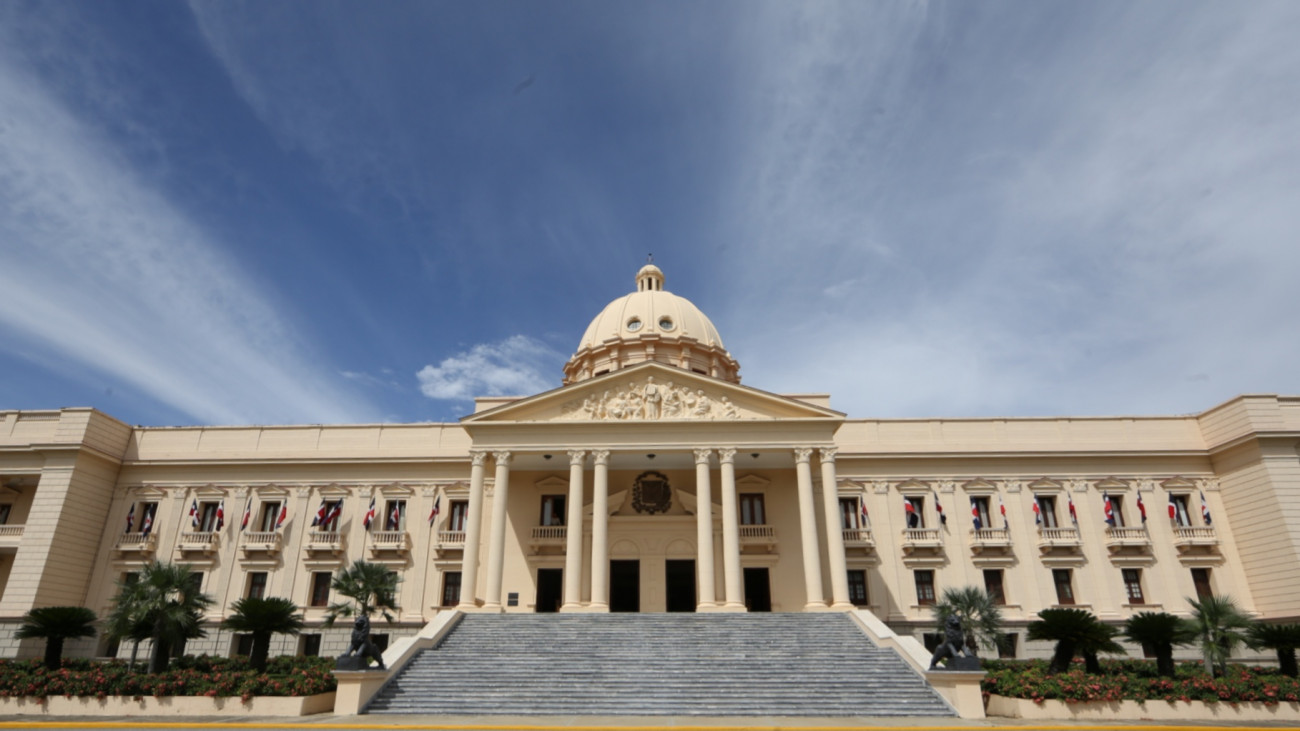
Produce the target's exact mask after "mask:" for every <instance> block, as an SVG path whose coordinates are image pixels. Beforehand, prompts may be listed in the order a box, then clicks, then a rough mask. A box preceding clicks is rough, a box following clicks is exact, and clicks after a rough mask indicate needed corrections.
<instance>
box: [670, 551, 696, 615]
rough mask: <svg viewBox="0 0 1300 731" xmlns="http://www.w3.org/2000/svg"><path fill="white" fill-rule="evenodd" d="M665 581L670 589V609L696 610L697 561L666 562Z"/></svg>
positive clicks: (674, 610) (679, 610) (673, 610)
mask: <svg viewBox="0 0 1300 731" xmlns="http://www.w3.org/2000/svg"><path fill="white" fill-rule="evenodd" d="M664 566H665V570H664V583H665V585H666V587H667V589H668V611H670V612H694V611H695V561H693V560H691V559H686V560H682V561H674V560H671V559H670V560H668V561H665V562H664Z"/></svg>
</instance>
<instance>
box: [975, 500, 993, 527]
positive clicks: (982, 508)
mask: <svg viewBox="0 0 1300 731" xmlns="http://www.w3.org/2000/svg"><path fill="white" fill-rule="evenodd" d="M970 508H971V518H972V519H973V518H976V517H978V518H979V519H980V527H981V528H992V527H993V523H992V522H991V521H990V520H989V499H988V498H986V497H973V498H971V499H970ZM972 525H973V523H972Z"/></svg>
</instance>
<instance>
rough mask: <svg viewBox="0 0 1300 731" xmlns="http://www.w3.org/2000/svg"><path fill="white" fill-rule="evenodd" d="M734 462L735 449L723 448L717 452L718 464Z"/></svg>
mask: <svg viewBox="0 0 1300 731" xmlns="http://www.w3.org/2000/svg"><path fill="white" fill-rule="evenodd" d="M735 461H736V448H735V447H723V448H721V449H719V450H718V462H719V463H720V464H731V463H734V462H735Z"/></svg>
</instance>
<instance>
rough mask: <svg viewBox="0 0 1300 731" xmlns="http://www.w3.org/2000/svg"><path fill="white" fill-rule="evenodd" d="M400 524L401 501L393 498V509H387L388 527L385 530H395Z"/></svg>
mask: <svg viewBox="0 0 1300 731" xmlns="http://www.w3.org/2000/svg"><path fill="white" fill-rule="evenodd" d="M401 524H402V503H401V502H399V501H397V500H394V501H393V509H392V510H390V511H388V528H387V530H397V527H398V526H400V525H401Z"/></svg>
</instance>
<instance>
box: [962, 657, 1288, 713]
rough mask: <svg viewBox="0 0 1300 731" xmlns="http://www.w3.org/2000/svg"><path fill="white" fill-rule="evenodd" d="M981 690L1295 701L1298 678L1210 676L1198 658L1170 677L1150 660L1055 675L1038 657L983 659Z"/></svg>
mask: <svg viewBox="0 0 1300 731" xmlns="http://www.w3.org/2000/svg"><path fill="white" fill-rule="evenodd" d="M984 669H985V670H986V671H987V673H988V674H987V675H986V676H985V678H984V681H983V683H982V687H981V689H982V690H983V692H984V697H985V698H989V697H990V696H992V695H997V696H1002V697H1005V698H1020V699H1026V700H1031V701H1034V702H1035V703H1042V702H1043V701H1047V700H1058V701H1064V702H1065V703H1067V704H1069V703H1099V702H1100V703H1116V702H1119V701H1126V700H1128V701H1138V702H1142V701H1148V700H1159V701H1169V702H1178V701H1203V702H1206V703H1230V704H1236V703H1262V704H1264V705H1266V706H1274V705H1277V704H1279V703H1296V702H1298V701H1300V681H1298V680H1297V679H1296V678H1289V677H1287V676H1285V675H1281V674H1278V672H1277V670H1276V669H1272V668H1262V667H1244V666H1237V665H1232V666H1229V667H1228V674H1227V675H1226V676H1225V677H1222V678H1211V677H1210V676H1209V675H1207V674H1206V673H1205V671H1204V669H1203V668H1202V667H1201V665H1200V664H1199V663H1180V664H1179V665H1178V667H1177V671H1176V677H1174V678H1162V677H1159V676H1158V675H1156V668H1155V663H1154V662H1151V661H1143V660H1103V661H1102V670H1103V671H1104V672H1103V673H1102V674H1101V675H1088V674H1087V673H1085V672H1083V666H1082V664H1081V663H1079V664H1078V668H1077V669H1071V670H1070V671H1068V672H1065V673H1059V674H1057V675H1048V674H1047V662H1046V661H1043V660H1032V661H1007V660H988V661H985V663H984Z"/></svg>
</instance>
